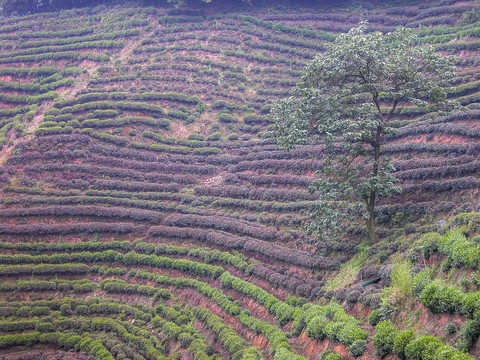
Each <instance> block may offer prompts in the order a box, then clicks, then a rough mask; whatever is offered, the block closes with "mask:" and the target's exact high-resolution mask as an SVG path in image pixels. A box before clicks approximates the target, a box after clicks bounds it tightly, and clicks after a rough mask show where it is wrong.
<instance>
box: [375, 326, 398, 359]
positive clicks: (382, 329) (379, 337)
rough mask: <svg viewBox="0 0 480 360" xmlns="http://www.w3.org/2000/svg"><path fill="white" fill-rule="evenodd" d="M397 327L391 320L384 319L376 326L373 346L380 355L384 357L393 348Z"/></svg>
mask: <svg viewBox="0 0 480 360" xmlns="http://www.w3.org/2000/svg"><path fill="white" fill-rule="evenodd" d="M396 335H397V329H396V328H395V326H394V325H393V323H392V322H391V321H390V320H386V321H382V322H381V323H378V324H377V326H375V335H374V336H373V346H374V347H375V349H376V353H377V355H378V356H379V357H381V358H384V357H385V356H387V355H388V354H390V353H391V352H392V350H393V344H394V341H395V337H396Z"/></svg>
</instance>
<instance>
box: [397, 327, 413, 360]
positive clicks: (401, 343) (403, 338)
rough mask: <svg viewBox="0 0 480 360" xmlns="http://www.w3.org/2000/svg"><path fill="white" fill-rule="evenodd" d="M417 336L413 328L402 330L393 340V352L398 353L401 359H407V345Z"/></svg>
mask: <svg viewBox="0 0 480 360" xmlns="http://www.w3.org/2000/svg"><path fill="white" fill-rule="evenodd" d="M416 337H417V335H415V332H414V331H413V330H402V331H400V332H399V333H398V334H397V336H395V340H394V341H393V353H394V354H395V355H397V356H398V357H399V358H400V359H403V360H404V359H406V357H405V347H406V346H407V345H408V343H409V342H410V341H412V340H414V339H415V338H416Z"/></svg>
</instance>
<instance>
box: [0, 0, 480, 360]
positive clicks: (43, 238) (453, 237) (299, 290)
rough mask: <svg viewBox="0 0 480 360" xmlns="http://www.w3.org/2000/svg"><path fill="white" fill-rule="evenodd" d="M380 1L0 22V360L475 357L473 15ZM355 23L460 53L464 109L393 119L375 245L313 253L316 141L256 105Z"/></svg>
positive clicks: (459, 5)
mask: <svg viewBox="0 0 480 360" xmlns="http://www.w3.org/2000/svg"><path fill="white" fill-rule="evenodd" d="M378 3H379V2H372V3H367V2H365V3H362V5H358V4H351V6H350V5H348V3H347V5H345V4H343V5H342V7H335V6H332V5H328V6H324V7H322V6H321V5H317V6H314V7H308V8H302V7H295V6H271V7H267V6H260V5H258V4H250V5H248V4H243V5H239V6H238V8H237V9H235V10H231V9H230V10H228V11H226V10H225V9H226V8H224V9H222V7H221V6H216V5H215V2H213V3H212V4H203V5H202V6H200V7H198V8H171V7H170V8H168V7H142V6H138V5H136V4H130V5H129V3H126V4H125V5H123V6H110V5H109V6H108V7H107V6H98V7H94V8H80V9H71V10H62V11H59V12H55V13H53V12H52V13H48V12H46V13H38V14H32V15H27V16H22V17H8V18H5V19H3V20H0V43H1V46H0V163H1V165H0V188H1V195H0V239H1V241H0V274H1V278H0V359H8V360H13V359H16V360H19V359H35V360H41V359H104V360H107V359H136V360H140V359H160V360H165V359H171V360H173V359H181V360H190V359H195V360H209V359H212V360H215V359H220V358H223V359H233V360H247V359H248V360H257V359H275V360H291V359H295V360H306V359H311V360H317V359H319V360H338V359H354V358H359V359H380V358H386V359H397V358H399V359H408V360H427V359H428V360H430V359H432V360H433V359H435V360H436V359H443V360H450V359H460V360H463V359H467V360H468V359H475V358H478V357H480V343H479V342H478V337H479V336H480V273H479V268H480V213H477V212H476V211H478V210H479V205H480V204H479V199H480V195H479V188H480V176H479V169H480V161H479V158H478V156H479V153H480V142H479V141H478V139H479V137H480V60H479V59H480V16H479V13H480V8H479V7H478V3H477V2H475V1H469V0H464V1H456V0H443V1H425V2H416V4H415V5H408V6H394V5H389V6H387V5H385V4H382V5H381V6H379V5H378ZM410 3H411V2H410ZM363 20H368V29H369V30H371V31H382V32H390V31H394V30H395V29H396V28H397V27H399V26H405V27H409V28H412V29H413V30H414V32H415V33H417V34H418V41H417V45H418V46H425V45H429V46H430V45H431V46H434V47H435V49H436V50H437V51H439V52H441V53H443V54H453V55H457V56H458V57H459V62H458V77H457V78H456V80H455V87H454V90H453V91H452V92H451V93H450V94H449V96H450V97H451V98H452V99H457V100H458V102H459V103H460V104H461V105H463V109H462V111H458V112H454V113H451V114H450V115H448V116H437V117H432V116H430V115H425V114H424V113H423V112H422V111H423V110H422V108H419V107H404V108H403V109H402V112H401V113H400V114H399V116H398V118H397V119H395V122H394V124H395V127H396V128H397V131H396V133H395V134H394V135H391V137H390V139H389V141H388V144H387V145H386V146H385V148H384V150H385V151H386V153H388V154H389V156H391V157H392V158H393V164H394V166H395V168H396V173H395V175H396V176H397V177H398V178H399V179H400V185H401V187H402V189H403V192H402V194H400V195H397V196H395V197H393V198H390V199H382V200H381V202H380V205H379V206H378V210H377V219H378V223H379V230H378V235H379V238H380V241H379V242H378V243H377V244H369V243H368V239H367V234H366V231H365V229H364V228H363V224H358V225H356V226H352V227H351V228H350V229H349V231H348V232H346V233H345V234H342V236H341V238H339V239H336V240H335V241H330V242H327V243H325V242H320V243H319V242H317V241H316V240H315V239H314V238H313V237H312V236H310V235H307V234H306V233H305V231H304V224H305V223H306V222H307V221H309V216H308V213H309V210H311V209H312V208H313V206H314V204H315V201H316V199H317V196H318V195H316V194H311V193H310V192H309V191H308V188H309V185H310V184H311V182H312V181H313V180H314V179H315V170H316V169H318V168H319V167H320V166H321V165H322V162H321V160H320V159H319V158H318V155H319V154H320V153H321V151H322V149H323V148H322V144H313V143H312V144H307V145H304V146H300V147H297V148H296V149H295V150H292V151H290V152H285V151H283V149H282V148H280V147H278V146H277V145H276V141H275V136H274V135H275V134H274V131H273V124H272V123H271V122H270V120H269V117H268V113H269V111H270V108H271V106H272V104H274V103H275V102H276V101H278V100H280V99H282V98H284V97H286V96H289V95H290V94H291V91H292V89H293V87H294V86H295V84H296V83H297V82H298V81H299V80H300V77H301V75H302V71H303V69H304V66H305V65H306V63H307V62H308V61H309V60H311V59H312V58H313V57H314V55H315V54H317V53H319V52H322V51H324V50H325V44H326V43H327V42H331V41H334V40H335V37H336V35H337V34H338V33H341V32H347V31H348V30H349V29H350V28H352V27H355V26H356V25H357V24H358V23H359V22H360V21H363Z"/></svg>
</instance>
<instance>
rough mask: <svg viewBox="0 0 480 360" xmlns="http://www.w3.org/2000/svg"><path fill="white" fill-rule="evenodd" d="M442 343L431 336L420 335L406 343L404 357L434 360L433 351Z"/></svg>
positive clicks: (410, 359) (417, 359)
mask: <svg viewBox="0 0 480 360" xmlns="http://www.w3.org/2000/svg"><path fill="white" fill-rule="evenodd" d="M443 345H444V344H443V342H442V340H440V339H439V338H436V337H433V336H422V337H419V338H416V339H414V340H412V341H410V342H409V343H408V345H407V346H406V347H405V358H406V359H409V360H436V358H435V353H436V351H437V349H438V348H440V347H442V346H443Z"/></svg>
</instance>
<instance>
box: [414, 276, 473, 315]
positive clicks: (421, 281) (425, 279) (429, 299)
mask: <svg viewBox="0 0 480 360" xmlns="http://www.w3.org/2000/svg"><path fill="white" fill-rule="evenodd" d="M413 288H414V292H415V293H416V294H417V295H418V296H419V298H420V301H421V302H422V304H423V305H424V306H425V307H427V308H428V309H429V310H430V311H432V312H436V313H441V312H449V313H461V314H463V315H465V316H466V317H468V318H472V317H473V316H475V314H476V313H480V291H477V292H471V293H464V292H462V291H461V290H460V289H457V288H455V287H452V286H449V285H445V284H442V283H441V282H439V281H433V274H432V272H431V271H430V270H424V271H421V272H419V273H418V274H417V275H416V276H415V277H414V287H413Z"/></svg>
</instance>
